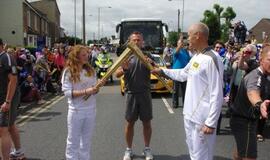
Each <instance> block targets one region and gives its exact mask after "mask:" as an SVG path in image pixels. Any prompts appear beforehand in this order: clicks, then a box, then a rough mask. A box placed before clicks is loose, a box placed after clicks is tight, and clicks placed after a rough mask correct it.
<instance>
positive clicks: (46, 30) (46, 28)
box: [45, 22, 49, 34]
mask: <svg viewBox="0 0 270 160" xmlns="http://www.w3.org/2000/svg"><path fill="white" fill-rule="evenodd" d="M45 32H46V34H48V33H49V31H48V22H45Z"/></svg>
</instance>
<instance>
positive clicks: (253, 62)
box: [246, 59, 259, 75]
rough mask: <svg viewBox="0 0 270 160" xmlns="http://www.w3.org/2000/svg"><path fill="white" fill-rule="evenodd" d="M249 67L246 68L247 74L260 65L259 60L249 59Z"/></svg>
mask: <svg viewBox="0 0 270 160" xmlns="http://www.w3.org/2000/svg"><path fill="white" fill-rule="evenodd" d="M247 65H248V69H247V70H246V75H247V74H249V72H251V71H253V70H254V69H256V68H258V67H259V62H258V61H257V60H256V59H250V60H248V61H247Z"/></svg>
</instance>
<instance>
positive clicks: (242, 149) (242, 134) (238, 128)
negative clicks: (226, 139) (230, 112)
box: [230, 117, 257, 158]
mask: <svg viewBox="0 0 270 160" xmlns="http://www.w3.org/2000/svg"><path fill="white" fill-rule="evenodd" d="M230 125H231V129H232V134H233V135H234V138H235V141H236V145H237V152H238V156H240V157H241V158H257V139H256V131H257V121H256V120H249V119H245V118H242V117H232V118H231V121H230Z"/></svg>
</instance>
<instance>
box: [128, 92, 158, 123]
mask: <svg viewBox="0 0 270 160" xmlns="http://www.w3.org/2000/svg"><path fill="white" fill-rule="evenodd" d="M138 117H140V120H141V121H149V120H151V119H152V118H153V112H152V97H151V93H150V92H145V93H136V94H133V93H127V94H126V116H125V118H126V120H127V121H136V120H138Z"/></svg>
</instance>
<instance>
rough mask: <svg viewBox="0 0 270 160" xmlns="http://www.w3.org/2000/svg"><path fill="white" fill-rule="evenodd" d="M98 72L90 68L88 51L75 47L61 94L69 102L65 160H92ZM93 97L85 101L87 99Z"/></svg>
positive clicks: (69, 60)
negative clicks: (91, 151)
mask: <svg viewBox="0 0 270 160" xmlns="http://www.w3.org/2000/svg"><path fill="white" fill-rule="evenodd" d="M96 83H97V80H96V76H95V71H94V69H93V68H92V67H91V66H90V65H89V64H88V53H87V49H86V48H85V47H83V46H80V45H77V46H75V47H74V48H73V49H72V50H71V52H70V53H69V56H68V60H67V65H66V69H65V70H64V72H63V76H62V90H63V92H64V94H65V96H66V97H67V99H68V116H67V127H68V135H67V145H66V160H90V146H91V138H92V134H93V130H94V127H95V118H96V96H95V94H96V93H97V92H98V88H96V87H93V86H94V85H95V84H96ZM86 95H90V97H89V98H88V99H87V100H85V99H83V97H84V96H86Z"/></svg>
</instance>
